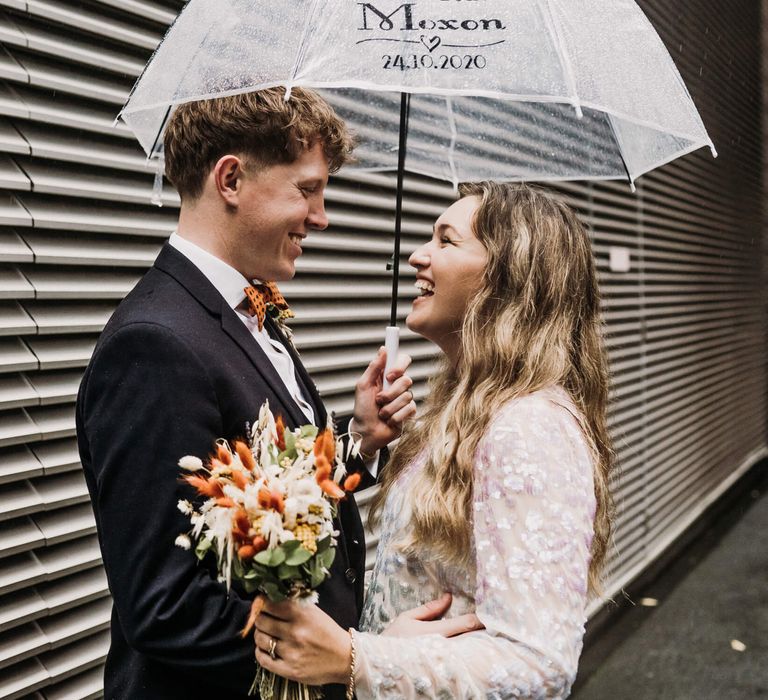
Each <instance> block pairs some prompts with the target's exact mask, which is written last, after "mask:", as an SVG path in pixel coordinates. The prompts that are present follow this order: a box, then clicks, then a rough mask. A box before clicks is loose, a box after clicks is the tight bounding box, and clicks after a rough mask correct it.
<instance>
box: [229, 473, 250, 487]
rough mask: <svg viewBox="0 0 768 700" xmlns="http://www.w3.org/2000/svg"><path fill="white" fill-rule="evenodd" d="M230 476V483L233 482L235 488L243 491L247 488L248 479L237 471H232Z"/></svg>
mask: <svg viewBox="0 0 768 700" xmlns="http://www.w3.org/2000/svg"><path fill="white" fill-rule="evenodd" d="M230 476H231V477H232V481H234V482H235V486H237V488H239V489H243V490H245V487H246V486H248V477H247V476H246V475H245V474H243V472H241V471H240V470H239V469H233V470H232V474H231V475H230Z"/></svg>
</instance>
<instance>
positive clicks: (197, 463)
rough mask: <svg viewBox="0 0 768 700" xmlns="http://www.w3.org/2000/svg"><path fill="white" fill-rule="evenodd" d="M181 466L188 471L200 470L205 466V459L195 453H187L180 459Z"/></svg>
mask: <svg viewBox="0 0 768 700" xmlns="http://www.w3.org/2000/svg"><path fill="white" fill-rule="evenodd" d="M179 466H180V467H181V468H182V469H185V470H186V471H188V472H199V471H200V470H201V469H202V468H203V460H202V459H200V458H199V457H194V456H193V455H187V456H186V457H182V458H181V459H180V460H179Z"/></svg>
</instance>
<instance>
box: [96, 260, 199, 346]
mask: <svg viewBox="0 0 768 700" xmlns="http://www.w3.org/2000/svg"><path fill="white" fill-rule="evenodd" d="M208 320H209V319H208V314H207V313H206V312H205V309H204V308H203V307H201V306H200V305H199V304H198V303H197V302H196V301H195V299H194V297H193V296H192V295H191V294H190V293H189V292H188V291H187V290H186V289H185V288H184V286H183V285H181V284H180V283H179V282H178V281H177V280H176V279H174V278H173V277H172V276H171V275H169V274H167V273H166V272H164V271H163V270H160V269H158V268H157V267H154V266H153V267H151V268H150V269H149V270H148V271H147V272H146V274H145V275H144V276H143V277H142V278H141V280H139V282H138V283H137V284H136V286H135V287H134V288H133V289H132V290H131V291H130V292H129V293H128V295H127V296H126V297H125V298H124V299H123V300H122V301H121V302H120V304H119V305H118V307H117V308H116V309H115V311H114V313H113V314H112V316H111V318H110V319H109V321H108V322H107V324H106V325H105V326H104V330H103V331H102V333H101V335H100V337H99V341H98V344H97V346H98V345H102V344H104V343H105V342H107V341H108V340H109V339H110V338H111V337H112V336H113V335H115V334H116V333H120V334H121V335H125V334H126V333H130V332H131V330H133V329H135V330H137V331H139V330H143V331H144V332H146V330H147V329H148V328H151V327H155V328H156V329H157V331H158V332H159V333H169V332H170V333H172V334H174V335H178V336H180V338H185V337H187V336H190V335H194V334H195V333H199V332H200V324H201V323H205V322H206V321H208Z"/></svg>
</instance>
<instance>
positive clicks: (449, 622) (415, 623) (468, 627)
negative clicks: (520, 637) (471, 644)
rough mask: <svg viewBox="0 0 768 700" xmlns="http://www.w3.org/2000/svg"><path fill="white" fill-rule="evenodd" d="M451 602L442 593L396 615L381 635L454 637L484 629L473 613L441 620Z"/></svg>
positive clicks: (448, 594) (450, 598)
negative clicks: (435, 598)
mask: <svg viewBox="0 0 768 700" xmlns="http://www.w3.org/2000/svg"><path fill="white" fill-rule="evenodd" d="M452 600H453V598H452V596H451V594H450V593H443V595H442V596H441V597H440V598H438V599H437V600H432V601H430V602H429V603H425V604H424V605H421V606H419V607H418V608H413V609H412V610H407V611H406V612H404V613H401V614H400V615H398V616H397V617H396V618H395V619H394V621H393V622H392V623H391V624H390V625H389V627H387V628H386V629H385V630H384V631H383V632H382V634H386V635H389V636H392V637H418V636H419V635H422V634H439V635H442V636H443V637H456V636H457V635H460V634H464V633H465V632H476V631H477V630H483V629H485V625H484V624H483V623H482V622H480V619H479V618H478V617H477V615H475V614H474V613H468V614H466V615H459V616H458V617H451V618H443V617H442V616H443V615H445V613H446V612H447V611H448V608H450V607H451V602H452Z"/></svg>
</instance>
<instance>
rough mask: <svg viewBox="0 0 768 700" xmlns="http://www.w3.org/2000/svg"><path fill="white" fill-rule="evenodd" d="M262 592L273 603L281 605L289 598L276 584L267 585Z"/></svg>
mask: <svg viewBox="0 0 768 700" xmlns="http://www.w3.org/2000/svg"><path fill="white" fill-rule="evenodd" d="M262 590H263V591H264V593H265V594H266V596H267V598H269V599H270V600H271V601H272V602H273V603H279V602H281V601H283V600H285V599H286V598H287V597H288V596H286V595H285V594H284V593H283V592H282V591H281V590H280V586H278V585H277V584H274V583H265V584H264V585H263V586H262Z"/></svg>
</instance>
